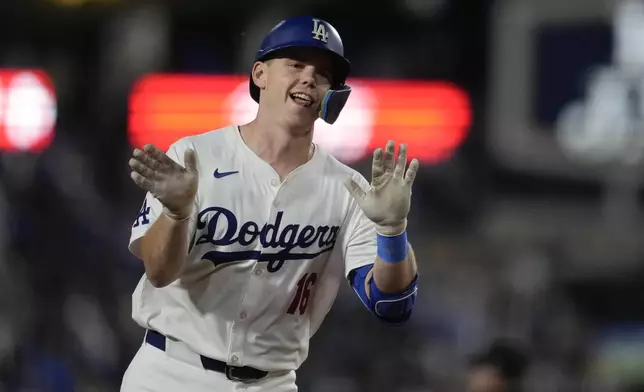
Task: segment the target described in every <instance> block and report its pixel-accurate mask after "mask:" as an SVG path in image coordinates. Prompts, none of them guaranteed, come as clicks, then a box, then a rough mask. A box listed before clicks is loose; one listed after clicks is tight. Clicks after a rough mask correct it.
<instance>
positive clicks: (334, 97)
mask: <svg viewBox="0 0 644 392" xmlns="http://www.w3.org/2000/svg"><path fill="white" fill-rule="evenodd" d="M349 95H351V87H349V86H347V85H344V86H342V87H341V88H339V89H337V90H329V91H327V93H326V95H325V96H324V99H323V100H322V104H321V105H320V112H319V114H318V115H319V117H320V118H321V119H322V120H324V121H325V122H326V123H328V124H333V123H334V122H336V120H337V119H338V117H340V112H341V111H342V109H343V108H344V105H346V104H347V101H348V100H349Z"/></svg>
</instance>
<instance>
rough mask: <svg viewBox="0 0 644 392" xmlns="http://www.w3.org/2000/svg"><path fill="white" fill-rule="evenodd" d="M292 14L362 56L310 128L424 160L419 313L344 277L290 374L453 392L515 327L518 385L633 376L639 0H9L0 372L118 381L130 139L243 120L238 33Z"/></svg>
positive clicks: (640, 140) (307, 379) (1, 71)
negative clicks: (325, 114) (384, 304)
mask: <svg viewBox="0 0 644 392" xmlns="http://www.w3.org/2000/svg"><path fill="white" fill-rule="evenodd" d="M295 14H314V15H317V16H320V17H323V18H325V19H328V20H330V21H331V22H332V23H333V24H335V25H336V27H337V28H338V30H339V31H340V33H341V34H342V36H343V38H344V41H345V45H346V50H347V55H348V57H349V58H350V59H351V61H352V63H353V69H354V72H353V75H354V79H353V80H352V81H351V82H350V84H352V85H353V86H355V88H356V90H355V93H354V96H353V97H352V99H351V100H350V101H349V104H348V107H347V109H346V110H345V112H344V113H343V115H342V116H341V119H340V121H339V123H338V125H337V126H336V127H333V128H329V127H327V126H325V125H324V124H320V126H319V129H318V133H317V136H316V141H317V142H318V143H320V144H322V145H323V146H325V147H327V148H329V149H330V150H331V151H332V152H333V153H334V154H336V156H338V158H340V159H341V160H343V161H345V162H347V163H349V164H351V165H353V166H355V167H356V168H358V169H359V170H361V171H363V172H364V173H365V174H366V173H368V168H369V163H370V162H369V153H370V151H371V149H372V148H373V147H374V146H376V145H381V144H382V143H384V141H385V140H386V138H388V137H393V138H395V139H396V140H397V141H398V142H408V143H409V144H410V147H411V149H412V150H413V152H414V155H416V156H419V157H421V158H422V160H423V167H422V169H421V171H420V175H419V178H418V180H417V186H416V188H415V191H414V203H415V205H414V209H413V216H412V219H411V220H412V222H411V225H412V228H411V233H413V234H412V237H411V239H412V242H413V243H414V244H415V248H416V251H417V253H418V255H419V258H420V262H421V266H420V268H421V274H422V275H421V286H422V290H421V291H420V297H419V299H418V302H417V305H416V310H415V315H414V317H413V319H412V321H410V322H409V324H408V325H407V326H405V327H404V328H400V329H390V328H386V327H383V326H381V325H379V324H378V323H377V322H375V321H374V320H373V318H372V317H371V316H370V315H369V314H368V313H367V312H366V311H365V310H364V309H363V308H361V305H360V302H359V301H358V299H357V298H356V297H355V296H354V295H353V294H352V293H351V292H349V290H348V286H347V287H345V290H344V291H343V292H342V293H341V298H340V300H339V301H338V302H337V304H336V306H335V308H334V309H333V310H332V312H331V314H330V316H329V318H328V319H327V321H326V322H325V324H324V326H323V328H322V329H321V331H320V332H319V333H318V334H317V335H316V336H315V337H314V339H313V341H312V351H311V355H310V357H309V360H308V361H307V362H306V363H305V365H304V366H303V368H302V369H301V371H300V373H299V386H300V389H301V390H302V391H304V392H319V391H336V392H363V391H364V392H366V391H369V392H380V391H382V392H420V391H441V392H444V391H462V390H464V387H465V386H464V385H465V380H466V376H467V371H468V358H469V357H470V355H471V354H472V353H474V352H477V351H478V350H481V349H484V348H485V347H487V346H488V345H489V344H491V342H493V341H494V340H495V339H498V338H509V339H514V341H516V342H517V344H519V345H521V346H522V347H524V348H525V350H526V353H527V355H528V357H529V362H530V366H529V368H528V370H527V373H526V375H525V379H524V380H523V381H524V386H525V390H527V391H539V392H541V391H543V392H548V391H563V392H575V391H583V392H595V391H601V392H603V391H619V392H621V391H641V390H643V389H642V388H643V387H642V385H644V284H643V283H644V263H643V261H644V241H642V240H641V238H642V236H643V235H644V226H643V224H644V216H643V214H642V201H643V194H642V180H643V179H644V177H643V176H642V174H643V165H642V160H643V159H642V158H643V154H642V153H643V152H644V123H643V121H642V119H643V116H644V99H643V98H642V97H644V44H643V43H644V4H643V2H642V1H641V0H623V1H620V0H565V1H562V0H496V1H483V0H479V1H471V0H399V1H383V0H371V1H366V0H353V1H351V2H347V1H337V0H328V1H326V2H324V1H316V0H303V1H299V2H295V1H293V0H265V1H261V2H260V1H251V0H238V1H212V0H210V1H207V0H183V1H170V0H166V1H161V0H158V1H137V0H129V1H126V0H0V215H1V217H0V225H1V227H0V292H1V293H2V295H0V303H1V305H0V312H1V315H0V391H12V392H13V391H20V392H27V391H30V392H31V391H34V392H35V391H42V392H68V391H69V392H71V391H79V392H85V391H87V392H90V391H116V390H118V387H119V384H120V377H121V375H122V372H123V371H124V369H125V367H126V366H127V364H128V362H129V361H130V359H131V358H132V355H133V354H134V352H135V350H136V349H137V347H138V345H139V344H141V339H142V336H143V330H142V329H140V328H139V327H138V326H136V325H135V324H134V323H133V322H132V321H131V319H130V309H131V305H130V295H131V292H132V290H133V289H134V287H135V284H136V282H137V280H138V279H139V277H140V275H141V274H142V272H143V269H142V264H141V263H140V262H139V261H138V260H136V259H134V258H133V257H132V256H131V255H130V254H129V253H128V251H127V241H128V238H129V232H130V227H131V224H132V221H133V219H134V217H135V216H136V213H137V211H138V209H139V207H140V203H141V200H142V197H143V193H142V192H141V191H140V190H138V189H137V188H136V187H135V186H134V184H132V183H131V181H130V179H129V175H128V168H127V159H128V157H129V155H130V153H131V150H132V147H133V146H134V145H141V144H142V143H145V142H154V143H158V144H159V145H160V146H166V145H167V144H168V143H170V142H172V141H173V140H174V139H176V138H178V137H181V136H183V135H185V134H188V133H194V132H202V131H206V130H209V129H214V128H217V127H219V126H221V125H223V124H225V123H228V122H237V121H243V120H244V119H247V118H248V116H249V115H252V114H253V110H254V109H255V107H254V106H253V103H252V101H250V100H249V97H248V96H247V93H246V90H245V86H246V85H245V78H246V74H247V72H248V70H249V69H250V65H251V58H252V55H253V52H254V50H255V48H256V46H257V45H258V44H259V41H260V39H261V37H262V35H263V34H264V33H265V32H266V31H268V29H269V28H270V27H271V26H273V25H274V24H275V23H276V22H277V21H278V20H280V19H282V18H284V17H287V16H291V15H295Z"/></svg>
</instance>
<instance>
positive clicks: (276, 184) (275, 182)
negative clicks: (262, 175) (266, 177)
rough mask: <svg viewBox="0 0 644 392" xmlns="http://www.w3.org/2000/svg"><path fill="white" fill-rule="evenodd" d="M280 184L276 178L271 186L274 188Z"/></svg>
mask: <svg viewBox="0 0 644 392" xmlns="http://www.w3.org/2000/svg"><path fill="white" fill-rule="evenodd" d="M279 184H280V182H279V181H277V180H276V179H275V178H273V179H272V180H271V185H273V186H278V185H279Z"/></svg>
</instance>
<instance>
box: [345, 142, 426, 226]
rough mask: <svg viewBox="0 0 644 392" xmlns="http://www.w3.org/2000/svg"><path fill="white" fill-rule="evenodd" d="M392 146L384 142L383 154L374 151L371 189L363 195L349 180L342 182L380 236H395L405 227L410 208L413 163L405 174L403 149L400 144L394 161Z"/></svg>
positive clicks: (414, 168)
mask: <svg viewBox="0 0 644 392" xmlns="http://www.w3.org/2000/svg"><path fill="white" fill-rule="evenodd" d="M395 151H396V144H395V143H394V142H393V141H391V140H390V141H389V142H387V145H386V147H385V150H384V152H383V149H382V148H378V149H376V151H374V153H373V165H372V168H371V188H370V189H369V190H367V191H366V192H365V191H364V190H363V189H362V188H361V187H360V185H358V183H356V182H355V181H354V180H353V179H349V180H348V181H347V182H346V184H345V185H346V187H347V189H348V190H349V193H351V195H352V196H353V197H354V198H355V200H356V202H357V203H358V205H359V206H360V208H361V209H362V211H363V212H364V214H365V215H366V216H367V218H369V219H371V221H372V222H373V223H375V224H376V230H377V231H378V233H380V234H382V235H397V234H400V233H402V232H403V231H404V230H405V229H406V227H407V215H408V214H409V209H410V208H411V187H412V185H413V183H414V179H415V178H416V173H417V172H418V167H419V166H420V164H419V162H418V160H417V159H413V160H412V161H411V162H410V164H409V167H408V168H407V171H406V172H405V167H406V166H407V145H405V144H401V145H400V149H399V152H398V159H397V160H396V158H395V157H394V152H395Z"/></svg>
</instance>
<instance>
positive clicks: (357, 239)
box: [340, 173, 377, 276]
mask: <svg viewBox="0 0 644 392" xmlns="http://www.w3.org/2000/svg"><path fill="white" fill-rule="evenodd" d="M354 180H356V182H358V184H360V185H361V187H362V189H364V190H365V191H366V190H367V189H368V188H369V183H368V182H367V180H366V179H365V178H364V177H362V176H361V175H360V174H358V173H356V174H355V175H354ZM349 197H351V196H349ZM350 203H351V204H350V208H349V217H348V221H347V224H346V230H343V233H341V238H340V241H341V249H342V258H343V259H344V265H345V275H346V276H349V273H350V272H351V271H353V270H355V269H357V268H360V267H363V266H365V265H369V264H373V263H375V261H376V255H377V251H376V226H375V224H374V223H373V222H372V221H371V220H370V219H369V218H367V216H366V215H365V214H364V212H362V209H361V208H360V207H359V206H358V204H357V203H356V201H355V200H353V198H351V201H350Z"/></svg>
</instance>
